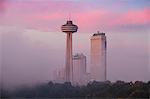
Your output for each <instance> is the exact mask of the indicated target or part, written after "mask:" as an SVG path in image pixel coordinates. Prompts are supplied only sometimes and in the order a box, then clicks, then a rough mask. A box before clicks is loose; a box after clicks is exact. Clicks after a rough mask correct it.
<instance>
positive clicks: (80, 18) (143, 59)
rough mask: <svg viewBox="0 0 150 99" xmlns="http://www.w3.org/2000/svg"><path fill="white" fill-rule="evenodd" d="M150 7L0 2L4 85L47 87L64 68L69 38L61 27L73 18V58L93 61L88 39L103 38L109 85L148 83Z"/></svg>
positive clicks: (73, 0) (124, 2)
mask: <svg viewBox="0 0 150 99" xmlns="http://www.w3.org/2000/svg"><path fill="white" fill-rule="evenodd" d="M149 5H150V2H149V1H148V0H139V1H138V2H137V0H132V1H131V0H115V1H114V0H107V1H106V0H101V1H100V0H86V1H81V0H61V1H60V0H38V1H37V0H1V1H0V17H1V18H0V33H1V35H0V36H1V40H2V43H0V44H1V46H0V47H1V48H0V51H1V55H2V57H1V63H2V65H1V67H2V68H1V69H2V73H3V75H2V76H3V78H4V80H3V81H4V82H6V83H5V84H6V85H10V86H16V85H20V84H34V83H37V82H45V81H48V80H49V79H51V77H50V76H51V72H52V70H53V69H55V68H59V67H62V66H64V65H65V63H64V61H65V59H64V57H65V53H64V52H65V34H64V33H62V32H61V29H60V26H61V25H62V24H63V23H65V22H66V21H67V19H68V16H69V15H68V14H69V13H70V12H73V13H71V20H73V22H74V23H75V24H77V25H78V26H79V31H78V33H75V34H74V36H73V52H74V53H73V54H75V53H82V52H84V53H83V54H85V55H86V56H87V60H88V61H89V60H90V59H89V53H90V40H89V38H90V37H91V36H92V35H93V33H96V32H97V31H100V32H105V33H106V36H107V38H108V39H107V40H108V43H107V44H108V51H107V52H108V53H107V54H108V55H107V58H108V68H107V69H108V74H107V75H108V80H111V81H116V80H125V81H131V80H133V81H134V80H138V79H139V80H144V81H147V80H149V79H150V77H149V72H150V65H149V64H150V63H149V62H150V61H149V56H150V50H149V49H150V43H149V42H150V29H149V27H148V26H149V25H150V15H149V14H148V13H150V7H149ZM74 8H75V9H74ZM64 9H67V10H64ZM41 13H42V14H41ZM54 42H55V43H54ZM39 52H40V53H39ZM56 60H58V61H56ZM118 61H119V63H117V62H118ZM4 65H5V66H4ZM87 65H89V63H88V64H87ZM41 66H42V68H41ZM88 68H89V66H88ZM125 70H126V71H128V73H127V72H126V71H125ZM26 71H28V73H26ZM33 71H34V72H33ZM88 71H89V69H88ZM41 72H42V73H41ZM0 75H1V73H0ZM11 78H13V79H16V81H15V80H14V81H12V80H11ZM18 78H19V80H17V79H18Z"/></svg>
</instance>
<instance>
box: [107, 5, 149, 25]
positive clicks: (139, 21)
mask: <svg viewBox="0 0 150 99" xmlns="http://www.w3.org/2000/svg"><path fill="white" fill-rule="evenodd" d="M149 23H150V8H146V9H143V10H131V11H128V12H126V13H123V14H121V15H119V16H118V17H117V18H116V19H115V20H112V21H111V22H110V26H121V25H144V24H149Z"/></svg>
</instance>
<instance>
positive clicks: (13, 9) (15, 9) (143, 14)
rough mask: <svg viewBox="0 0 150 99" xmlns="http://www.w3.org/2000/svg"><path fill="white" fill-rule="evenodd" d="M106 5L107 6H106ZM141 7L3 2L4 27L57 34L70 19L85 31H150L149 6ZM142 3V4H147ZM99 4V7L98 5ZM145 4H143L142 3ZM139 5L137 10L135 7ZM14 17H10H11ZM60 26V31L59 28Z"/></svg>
mask: <svg viewBox="0 0 150 99" xmlns="http://www.w3.org/2000/svg"><path fill="white" fill-rule="evenodd" d="M98 3H103V5H106V4H108V6H107V5H106V7H105V6H103V5H102V4H98ZM146 3H149V2H148V1H147V2H146V1H145V2H144V4H145V6H139V5H138V3H137V4H136V3H135V4H133V6H132V7H130V4H129V3H128V2H121V1H120V0H115V1H114V2H111V0H110V1H106V2H102V1H101V2H99V1H98V0H95V1H93V3H91V1H90V0H89V1H87V2H83V1H78V0H72V1H71V0H70V1H69V0H68V1H67V0H62V1H59V0H58V1H55V0H50V1H49V0H44V1H41V0H38V1H35V0H27V1H25V0H22V1H20V0H7V1H6V2H4V1H1V3H0V9H3V10H4V9H5V13H3V15H4V19H1V21H2V22H1V24H5V25H14V26H15V25H16V26H23V27H27V28H35V29H40V30H47V31H49V30H50V31H58V29H59V26H60V25H61V24H62V23H64V22H65V21H66V20H67V19H68V18H69V13H70V14H71V19H72V20H73V21H75V23H76V24H78V26H79V27H80V28H79V29H80V30H81V32H82V31H84V32H88V31H90V32H91V31H93V30H95V29H96V30H97V29H102V28H103V29H106V30H111V29H115V30H117V29H118V27H119V29H123V28H122V26H123V27H128V28H126V30H128V29H130V28H129V26H132V27H135V29H139V27H140V29H143V28H144V29H145V27H146V28H148V26H147V25H149V24H150V14H149V13H150V7H148V6H146ZM144 4H143V5H144ZM98 5H99V6H98ZM141 5H142V4H141ZM136 6H137V7H136ZM10 16H11V18H10ZM56 27H57V28H56Z"/></svg>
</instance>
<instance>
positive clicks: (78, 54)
mask: <svg viewBox="0 0 150 99" xmlns="http://www.w3.org/2000/svg"><path fill="white" fill-rule="evenodd" d="M82 57H85V55H84V54H83V53H77V54H75V55H74V56H73V59H80V58H82Z"/></svg>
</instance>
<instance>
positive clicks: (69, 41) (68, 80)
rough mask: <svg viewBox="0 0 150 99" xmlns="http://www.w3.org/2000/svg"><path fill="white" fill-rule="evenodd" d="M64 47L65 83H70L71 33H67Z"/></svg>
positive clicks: (71, 71)
mask: <svg viewBox="0 0 150 99" xmlns="http://www.w3.org/2000/svg"><path fill="white" fill-rule="evenodd" d="M66 43H67V46H66V81H67V82H72V78H73V62H72V33H67V41H66Z"/></svg>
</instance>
